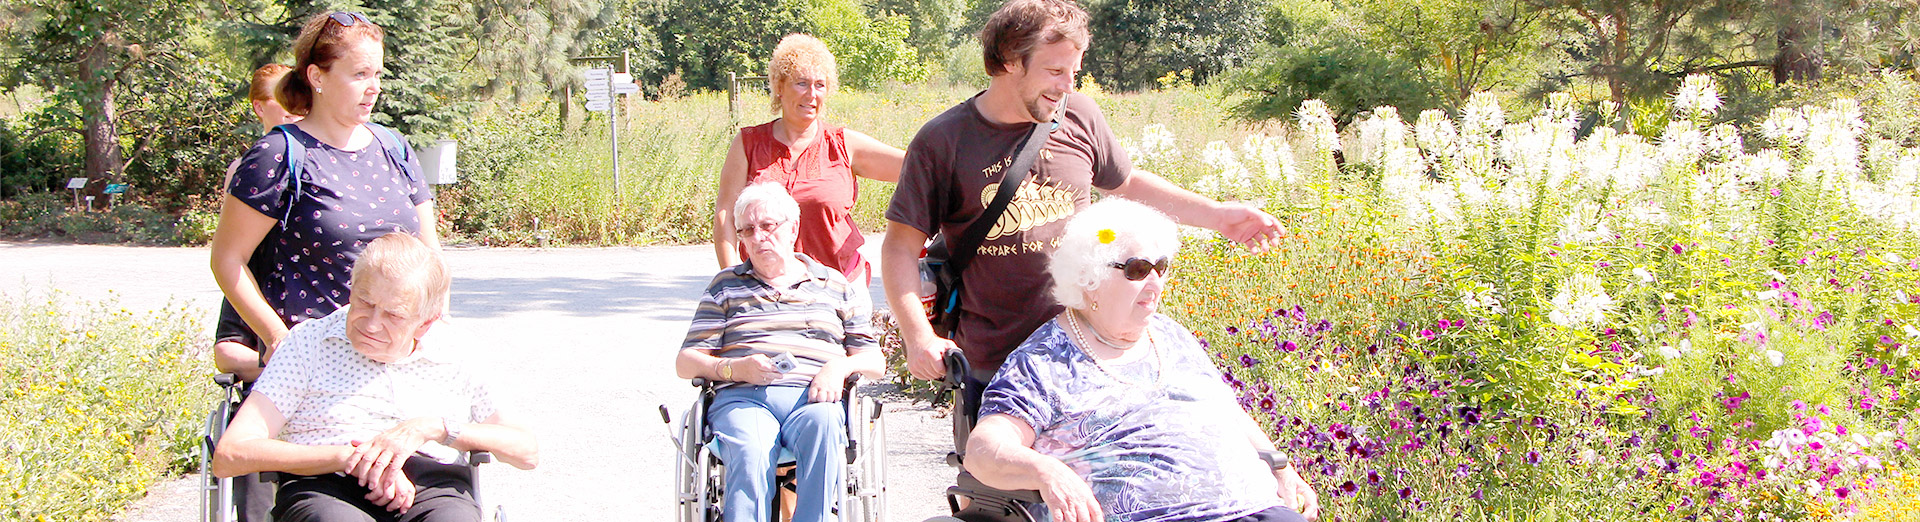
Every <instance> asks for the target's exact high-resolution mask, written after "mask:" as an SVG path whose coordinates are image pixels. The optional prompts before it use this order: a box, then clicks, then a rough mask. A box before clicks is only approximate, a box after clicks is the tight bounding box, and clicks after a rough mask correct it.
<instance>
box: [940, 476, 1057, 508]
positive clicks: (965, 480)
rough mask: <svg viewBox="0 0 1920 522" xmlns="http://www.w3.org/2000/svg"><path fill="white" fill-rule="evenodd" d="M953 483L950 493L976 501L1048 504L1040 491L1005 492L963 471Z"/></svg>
mask: <svg viewBox="0 0 1920 522" xmlns="http://www.w3.org/2000/svg"><path fill="white" fill-rule="evenodd" d="M953 482H954V487H953V488H952V489H951V490H949V491H948V492H949V493H956V494H960V495H963V496H967V497H972V498H974V499H976V500H977V499H982V498H989V499H1001V500H1015V501H1019V502H1025V503H1027V504H1045V503H1047V500H1046V499H1044V498H1041V497H1040V492H1038V491H1034V490H1031V489H1021V490H1004V489H1000V488H996V487H993V486H989V485H986V483H983V482H980V479H977V478H974V477H973V474H972V473H968V472H966V471H961V472H960V475H959V476H957V477H954V479H953Z"/></svg>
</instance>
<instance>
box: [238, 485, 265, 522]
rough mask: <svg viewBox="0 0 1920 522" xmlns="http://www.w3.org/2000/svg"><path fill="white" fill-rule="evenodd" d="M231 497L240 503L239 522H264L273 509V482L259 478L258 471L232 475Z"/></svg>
mask: <svg viewBox="0 0 1920 522" xmlns="http://www.w3.org/2000/svg"><path fill="white" fill-rule="evenodd" d="M233 499H234V502H235V503H237V504H239V505H240V509H239V510H237V511H238V512H239V515H240V517H239V518H240V520H239V522H266V520H267V512H268V511H270V510H272V509H273V482H271V481H266V480H260V474H259V473H248V474H245V475H241V476H238V477H234V478H233Z"/></svg>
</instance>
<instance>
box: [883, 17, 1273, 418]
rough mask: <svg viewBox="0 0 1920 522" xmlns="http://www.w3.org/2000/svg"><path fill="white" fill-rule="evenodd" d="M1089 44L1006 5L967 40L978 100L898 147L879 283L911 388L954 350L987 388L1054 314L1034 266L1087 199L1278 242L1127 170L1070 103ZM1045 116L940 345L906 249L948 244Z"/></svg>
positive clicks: (1241, 238) (1090, 107)
mask: <svg viewBox="0 0 1920 522" xmlns="http://www.w3.org/2000/svg"><path fill="white" fill-rule="evenodd" d="M1089 39H1090V36H1089V34H1088V31H1087V14H1086V12H1085V11H1083V10H1081V9H1080V8H1079V7H1078V6H1076V5H1074V4H1073V3H1072V2H1071V1H1068V0H1012V1H1011V2H1008V3H1007V5H1005V6H1003V7H1001V8H1000V10H999V11H998V12H996V13H994V15H993V16H992V17H991V18H989V19H988V20H987V25H986V27H985V28H984V29H982V30H981V33H980V40H981V44H982V47H983V48H984V49H985V53H984V54H985V57H984V58H985V64H986V68H987V74H988V75H990V76H992V80H991V81H990V83H989V84H988V86H987V90H985V91H982V92H981V93H980V94H977V95H974V97H973V98H970V99H968V100H967V101H965V102H962V103H960V104H959V105H955V106H954V107H953V108H952V109H948V110H947V111H946V112H944V113H942V114H940V115H939V116H936V117H934V119H933V120H932V121H929V122H927V124H926V125H925V126H922V127H921V128H920V132H919V133H918V134H917V135H915V136H914V138H913V142H912V143H911V144H910V145H908V146H907V156H906V160H905V161H906V163H905V165H903V166H902V168H901V170H900V185H899V187H898V188H896V189H895V190H894V194H893V202H892V205H891V206H889V207H888V208H887V220H888V223H887V236H886V239H885V240H884V243H883V244H882V246H881V274H882V282H883V283H884V284H885V287H886V292H887V302H888V304H889V305H890V307H891V308H892V310H893V315H894V317H895V318H896V319H898V320H899V321H900V334H901V337H902V339H903V340H904V341H905V343H906V347H905V349H906V350H907V369H908V371H909V372H911V373H912V374H913V376H914V377H918V378H921V379H929V380H931V379H939V378H941V377H943V376H945V375H946V368H945V366H944V365H942V364H941V356H942V354H944V353H945V352H946V350H947V349H948V348H950V347H953V346H955V345H956V344H957V345H958V346H959V347H960V349H961V350H962V351H964V352H965V353H966V354H967V359H968V360H969V361H970V362H971V363H972V365H973V368H972V373H973V377H974V378H975V379H979V380H981V381H983V382H984V381H987V380H989V378H990V377H991V376H992V375H993V373H994V372H995V371H997V370H998V369H999V367H1000V363H1001V362H1002V361H1004V360H1006V357H1007V354H1009V353H1012V352H1013V349H1014V348H1015V347H1017V346H1019V344H1020V342H1021V341H1024V340H1026V338H1027V335H1029V334H1031V333H1033V331H1034V330H1035V329H1037V328H1039V327H1040V325H1041V324H1044V323H1045V322H1046V321H1048V320H1049V319H1052V318H1053V317H1054V316H1056V315H1059V314H1060V312H1061V310H1062V308H1061V306H1060V305H1059V304H1058V303H1055V302H1054V301H1053V298H1052V295H1051V293H1050V289H1051V287H1052V280H1051V279H1050V278H1049V276H1048V275H1047V272H1046V264H1047V256H1048V255H1050V254H1051V253H1052V252H1053V249H1054V247H1055V246H1056V244H1057V242H1058V240H1059V236H1060V233H1061V229H1062V228H1064V227H1065V226H1066V222H1067V218H1069V217H1072V216H1073V213H1074V212H1075V211H1077V210H1079V208H1080V207H1083V206H1086V205H1087V203H1088V201H1089V197H1090V194H1091V189H1093V188H1095V187H1097V188H1099V189H1100V190H1101V191H1102V192H1104V193H1106V194H1108V195H1112V196H1121V197H1126V198H1129V199H1133V200H1136V201H1140V202H1142V203H1145V204H1147V205H1149V206H1152V207H1155V208H1158V209H1160V210H1161V211H1163V212H1166V213H1167V214H1169V215H1171V216H1173V217H1174V218H1175V219H1178V220H1179V221H1180V222H1181V223H1185V224H1189V225H1196V226H1201V227H1206V228H1210V229H1213V230H1217V231H1220V232H1221V233H1223V234H1225V235H1226V236H1227V237H1229V238H1231V239H1233V240H1234V241H1237V242H1240V243H1242V244H1246V245H1249V246H1251V247H1253V248H1263V247H1264V246H1265V245H1266V243H1267V242H1268V241H1270V240H1272V239H1274V238H1276V237H1277V236H1278V235H1279V234H1280V233H1281V228H1280V223H1279V221H1277V220H1275V219H1274V218H1273V216H1271V215H1268V214H1267V213H1265V212H1262V211H1260V210H1259V209H1255V208H1253V207H1249V206H1246V205H1240V204H1234V203H1220V202H1216V201H1213V200H1210V199H1207V198H1205V197H1203V196H1200V195H1198V194H1194V193H1193V192H1190V191H1188V190H1186V189H1182V188H1180V187H1178V186H1175V185H1174V184H1172V183H1169V182H1168V181H1166V180H1165V179H1163V178H1161V177H1160V176H1157V175H1154V174H1152V173H1149V172H1146V171H1140V170H1135V169H1133V164H1132V162H1131V161H1130V160H1128V159H1127V153H1126V150H1125V149H1123V148H1121V146H1120V144H1119V143H1118V141H1117V140H1116V139H1115V138H1114V136H1113V130H1112V129H1111V128H1109V127H1108V126H1107V121H1106V118H1105V117H1104V116H1102V115H1101V114H1100V107H1099V106H1097V105H1095V104H1094V102H1093V100H1092V99H1090V98H1087V97H1086V96H1084V95H1079V94H1075V93H1074V92H1073V81H1074V77H1075V75H1077V74H1079V72H1080V59H1081V56H1082V55H1083V54H1084V53H1085V51H1086V48H1087V43H1088V41H1089ZM1059 104H1065V105H1066V107H1065V109H1064V110H1063V111H1062V114H1061V116H1060V126H1059V127H1058V128H1055V129H1053V130H1052V132H1051V133H1050V134H1048V135H1047V142H1046V144H1045V146H1044V147H1043V148H1042V149H1041V151H1040V157H1039V158H1038V159H1037V160H1035V162H1034V167H1033V170H1032V171H1031V174H1030V175H1028V176H1027V180H1026V181H1025V182H1024V183H1021V184H1020V188H1019V192H1018V193H1017V194H1016V195H1015V196H1014V198H1013V201H1012V203H1010V204H1009V205H1007V210H1006V213H1004V214H1002V215H1001V216H1000V219H999V220H998V221H997V222H996V223H995V224H994V226H993V227H992V228H991V229H989V230H988V232H987V235H986V238H985V239H984V240H983V241H982V243H981V246H980V248H979V250H978V251H977V254H976V255H975V256H974V258H973V260H972V262H971V264H969V265H968V266H967V267H966V269H965V270H964V271H963V272H962V273H961V278H962V279H963V280H964V281H966V285H965V287H964V288H962V290H961V295H960V312H959V314H960V315H959V326H958V327H957V328H956V329H955V330H956V331H955V332H954V335H953V339H951V340H948V339H942V338H940V337H939V336H938V335H935V334H934V332H933V327H932V325H930V324H929V323H928V322H927V319H926V315H925V314H924V309H923V308H922V307H921V305H920V299H919V291H920V288H919V281H920V278H919V266H918V260H919V255H920V250H921V249H922V248H923V246H924V245H926V243H927V239H928V238H929V237H932V235H933V234H935V233H938V232H945V233H946V234H947V237H949V238H957V237H959V236H960V235H961V234H964V233H965V232H966V229H967V227H968V226H970V225H972V223H973V221H974V220H975V219H977V218H979V217H980V215H981V214H983V213H984V212H985V211H986V206H987V204H988V203H990V202H992V201H993V196H994V194H995V193H996V192H998V190H999V184H1000V180H1001V179H1002V177H1003V176H1005V175H1007V173H1005V172H1002V171H1004V170H1006V168H1007V166H1009V165H1010V164H1012V163H1013V161H1014V154H1015V153H1017V152H1018V151H1017V150H1016V148H1017V147H1018V146H1019V144H1020V142H1021V140H1022V139H1023V138H1025V137H1026V136H1027V134H1028V133H1029V132H1030V131H1031V130H1032V129H1033V125H1034V124H1035V123H1039V122H1046V121H1050V120H1051V117H1052V115H1053V112H1054V109H1055V107H1056V106H1058V105H1059Z"/></svg>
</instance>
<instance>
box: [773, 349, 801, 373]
mask: <svg viewBox="0 0 1920 522" xmlns="http://www.w3.org/2000/svg"><path fill="white" fill-rule="evenodd" d="M797 366H799V365H798V364H796V363H794V362H793V354H792V353H788V352H781V354H780V355H777V356H774V358H773V369H774V370H776V371H779V372H780V373H787V372H791V371H793V369H794V368H795V367H797Z"/></svg>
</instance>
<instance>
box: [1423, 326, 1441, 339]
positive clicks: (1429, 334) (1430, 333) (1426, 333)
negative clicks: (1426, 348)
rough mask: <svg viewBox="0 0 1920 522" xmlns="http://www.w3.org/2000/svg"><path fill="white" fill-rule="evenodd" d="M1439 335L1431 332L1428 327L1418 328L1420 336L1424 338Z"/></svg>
mask: <svg viewBox="0 0 1920 522" xmlns="http://www.w3.org/2000/svg"><path fill="white" fill-rule="evenodd" d="M1439 336H1440V334H1437V333H1433V330H1432V329H1429V328H1423V329H1421V330H1420V337H1421V338H1424V339H1432V338H1435V337H1439Z"/></svg>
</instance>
